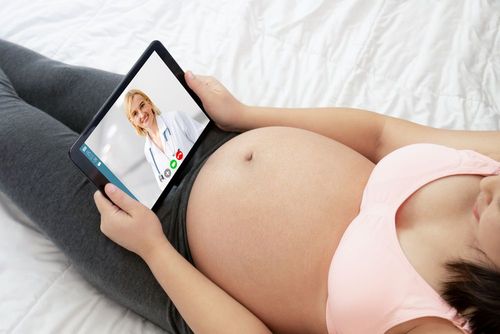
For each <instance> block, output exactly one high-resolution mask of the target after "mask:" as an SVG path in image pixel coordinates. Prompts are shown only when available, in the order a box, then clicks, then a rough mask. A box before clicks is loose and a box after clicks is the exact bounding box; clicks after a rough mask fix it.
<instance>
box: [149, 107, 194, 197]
mask: <svg viewBox="0 0 500 334" xmlns="http://www.w3.org/2000/svg"><path fill="white" fill-rule="evenodd" d="M156 122H157V124H158V128H159V130H160V138H161V143H162V145H163V147H164V149H165V153H163V152H162V151H161V150H160V149H159V148H158V147H157V146H156V145H155V144H154V143H153V141H152V140H151V138H149V136H146V141H145V143H144V155H145V157H146V160H147V161H148V163H149V164H150V166H151V170H152V172H153V175H154V177H155V180H156V182H157V183H158V186H159V187H160V189H161V190H163V189H164V188H165V186H166V185H167V184H168V181H170V180H171V179H172V176H173V175H174V173H175V172H176V171H177V170H178V169H179V165H180V163H181V162H182V161H184V159H185V157H186V154H187V153H188V152H189V150H190V149H191V147H192V146H193V144H194V143H195V142H196V139H197V138H198V137H199V135H200V133H201V131H202V130H203V124H200V123H198V122H197V121H195V120H194V119H192V118H191V117H189V116H187V115H186V114H185V113H183V112H177V111H173V112H168V113H161V114H160V115H156ZM178 150H181V151H182V153H183V157H182V159H181V160H177V159H176V153H177V151H178ZM174 159H175V160H177V167H176V168H175V169H172V168H170V163H171V161H172V160H174ZM167 169H168V170H170V172H169V171H167ZM160 174H161V175H163V181H162V179H161V177H160Z"/></svg>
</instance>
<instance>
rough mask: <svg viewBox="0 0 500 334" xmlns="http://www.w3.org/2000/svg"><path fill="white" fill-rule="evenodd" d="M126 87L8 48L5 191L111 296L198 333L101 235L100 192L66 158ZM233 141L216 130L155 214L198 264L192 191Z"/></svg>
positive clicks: (0, 80)
mask: <svg viewBox="0 0 500 334" xmlns="http://www.w3.org/2000/svg"><path fill="white" fill-rule="evenodd" d="M121 79H122V76H120V75H117V74H113V73H108V72H104V71H100V70H95V69H90V68H85V67H76V66H69V65H66V64H63V63H60V62H56V61H53V60H51V59H48V58H46V57H44V56H42V55H40V54H38V53H35V52H33V51H31V50H28V49H26V48H23V47H21V46H18V45H16V44H12V43H10V42H6V41H3V40H0V152H1V157H0V191H1V192H3V193H5V194H6V195H7V196H8V197H10V198H11V199H12V200H13V201H14V203H16V205H17V206H18V207H19V208H20V209H21V210H23V211H24V212H25V213H26V214H27V216H28V217H30V218H31V219H32V220H33V221H34V222H35V223H36V224H37V225H38V226H39V228H40V229H41V230H42V231H43V232H44V233H45V234H46V235H47V236H48V237H49V238H50V239H52V240H53V241H54V243H55V244H56V245H57V246H58V247H59V248H60V249H61V250H62V251H63V252H64V253H65V254H66V255H67V256H68V258H69V259H70V260H71V261H72V263H73V264H74V265H75V267H76V268H77V269H78V270H79V271H80V272H81V274H82V275H83V276H84V277H85V278H86V279H87V280H88V281H90V282H91V283H92V284H93V285H94V286H96V287H97V288H98V289H100V290H101V291H103V292H104V293H105V294H106V295H108V296H109V297H111V298H113V299H114V300H116V301H117V302H119V303H121V304H122V305H124V306H126V307H128V308H130V309H132V310H134V311H135V312H137V313H138V314H140V315H142V316H144V317H145V318H147V319H149V320H151V321H152V322H154V323H155V324H157V325H159V326H160V327H162V328H163V329H165V330H166V331H167V332H169V333H190V332H191V331H190V329H189V328H188V326H187V325H186V323H185V322H184V321H183V319H182V318H181V316H180V315H179V313H178V312H177V310H176V309H175V306H174V305H173V304H172V302H171V301H170V299H169V298H168V296H167V295H166V294H165V292H164V291H163V290H162V289H161V287H160V285H159V284H158V283H157V282H156V281H155V279H154V277H153V275H152V274H151V272H150V271H149V269H148V268H147V266H146V265H145V263H144V262H143V261H142V260H141V259H140V258H139V257H138V256H136V255H135V254H133V253H131V252H129V251H127V250H125V249H123V248H121V247H120V246H118V245H116V244H114V243H113V242H112V241H110V240H109V239H108V238H106V237H105V236H104V235H103V234H102V233H101V232H100V230H99V221H100V216H99V213H98V211H97V209H96V207H95V205H94V202H93V198H92V195H93V193H94V192H95V191H96V188H95V187H94V186H93V184H92V183H90V182H89V181H88V180H87V179H86V178H85V177H84V176H83V175H82V174H81V173H80V171H79V170H78V169H77V168H76V167H75V166H74V165H73V163H72V162H71V161H70V160H69V158H68V149H69V147H70V145H71V144H72V143H73V142H74V141H75V140H76V138H77V137H78V134H79V133H80V132H81V131H83V129H84V128H85V126H86V125H87V123H88V122H89V121H90V119H91V118H92V117H93V116H94V114H95V113H96V112H97V110H99V108H100V106H101V105H102V104H103V103H104V101H105V100H106V98H107V97H108V96H109V95H110V93H111V92H112V91H113V89H114V88H115V87H116V86H117V85H118V83H119V82H120V80H121ZM233 136H234V134H230V133H224V132H222V131H220V130H218V129H216V128H215V127H212V128H211V130H210V132H209V134H208V136H207V137H206V139H205V140H204V142H203V143H202V145H201V146H200V148H199V150H198V151H197V152H196V154H195V156H194V157H193V159H192V160H191V161H190V162H189V164H188V166H187V168H186V169H187V170H189V172H187V173H186V175H185V176H184V177H183V180H182V182H181V184H180V185H179V187H177V188H175V189H173V190H172V191H171V192H170V193H169V195H168V196H167V197H166V199H165V201H164V202H163V203H162V205H161V207H160V208H159V210H158V212H157V214H158V217H159V218H160V220H161V222H162V225H163V230H164V233H165V235H166V236H167V237H168V239H169V240H170V242H171V243H172V244H173V245H174V247H176V248H177V250H178V251H179V252H180V253H181V254H182V255H183V256H184V257H185V258H187V259H188V260H189V261H191V263H192V262H193V260H192V258H191V254H190V252H189V248H188V244H187V234H186V224H185V216H186V208H187V201H188V196H189V191H190V189H191V186H192V184H193V182H194V179H195V177H196V174H197V171H199V169H200V167H201V166H202V164H203V162H204V161H205V160H206V158H207V157H208V156H209V155H210V154H211V153H212V152H213V151H214V150H215V149H216V148H217V147H219V146H220V145H222V143H224V142H225V141H227V140H229V139H230V138H231V137H233Z"/></svg>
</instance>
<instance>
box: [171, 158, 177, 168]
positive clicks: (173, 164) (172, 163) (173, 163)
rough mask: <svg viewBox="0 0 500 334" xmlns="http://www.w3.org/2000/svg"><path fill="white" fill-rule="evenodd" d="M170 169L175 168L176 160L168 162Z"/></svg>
mask: <svg viewBox="0 0 500 334" xmlns="http://www.w3.org/2000/svg"><path fill="white" fill-rule="evenodd" d="M170 168H172V169H176V168H177V160H175V159H172V160H170Z"/></svg>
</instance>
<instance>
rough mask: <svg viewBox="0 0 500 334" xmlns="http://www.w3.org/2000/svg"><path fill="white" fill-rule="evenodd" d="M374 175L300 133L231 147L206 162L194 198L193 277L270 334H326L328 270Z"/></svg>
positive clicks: (263, 134)
mask: <svg viewBox="0 0 500 334" xmlns="http://www.w3.org/2000/svg"><path fill="white" fill-rule="evenodd" d="M372 169H373V164H372V163H371V162H370V161H369V160H368V159H366V158H365V157H363V156H362V155H360V154H359V153H357V152H355V151H353V150H352V149H350V148H348V147H346V146H344V145H342V144H340V143H338V142H335V141H333V140H331V139H329V138H326V137H323V136H321V135H318V134H315V133H312V132H309V131H305V130H300V129H293V128H284V127H269V128H261V129H256V130H252V131H248V132H245V133H243V134H241V135H239V136H237V137H235V138H234V139H232V140H231V141H229V142H227V143H225V144H224V145H223V146H221V147H220V148H219V149H218V150H217V151H216V152H215V153H214V154H213V155H212V156H211V157H210V158H209V159H208V160H207V162H206V163H205V165H204V166H203V168H202V169H201V171H200V173H199V175H198V177H197V179H196V180H195V183H194V185H193V188H192V191H191V194H190V198H189V202H188V211H187V233H188V241H189V247H190V250H191V253H192V256H193V259H194V262H195V265H196V267H197V268H198V269H199V270H200V271H201V272H202V273H204V274H205V275H206V276H207V277H208V278H210V279H211V280H212V281H214V282H215V283H216V284H217V285H218V286H220V287H221V288H223V289H224V290H225V291H226V292H228V293H229V294H230V295H231V296H233V297H234V298H235V299H236V300H238V301H239V302H240V303H242V304H243V305H244V306H246V307H247V308H248V309H249V310H250V311H252V312H253V313H254V314H255V315H256V316H257V317H259V318H260V319H261V320H262V321H264V322H265V323H266V324H267V325H268V326H269V327H270V328H271V330H273V331H275V332H301V333H305V332H308V333H313V332H318V333H321V332H323V333H325V332H326V324H325V305H326V297H327V275H328V269H329V266H330V262H331V259H332V256H333V253H334V252H335V249H336V248H337V245H338V243H339V240H340V238H341V236H342V234H343V233H344V231H345V229H346V228H347V226H348V225H349V223H350V222H351V221H352V219H353V218H354V217H355V216H356V215H357V213H358V211H359V204H360V201H361V196H362V191H363V189H364V187H365V185H366V182H367V179H368V177H369V175H370V173H371V171H372Z"/></svg>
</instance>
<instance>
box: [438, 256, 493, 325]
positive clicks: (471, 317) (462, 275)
mask: <svg viewBox="0 0 500 334" xmlns="http://www.w3.org/2000/svg"><path fill="white" fill-rule="evenodd" d="M446 268H447V269H448V272H449V273H450V279H449V280H448V281H447V282H445V284H444V286H443V288H444V289H443V298H444V299H445V300H446V302H447V303H448V304H450V305H451V306H453V307H454V308H455V309H456V310H457V311H458V312H459V313H461V314H462V315H463V316H464V317H465V318H466V319H467V320H468V321H469V325H470V328H471V330H472V332H473V333H474V334H483V333H484V334H490V333H491V334H493V333H500V270H499V269H498V268H495V267H494V266H493V265H488V264H486V263H472V262H468V261H454V262H449V263H447V264H446Z"/></svg>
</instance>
